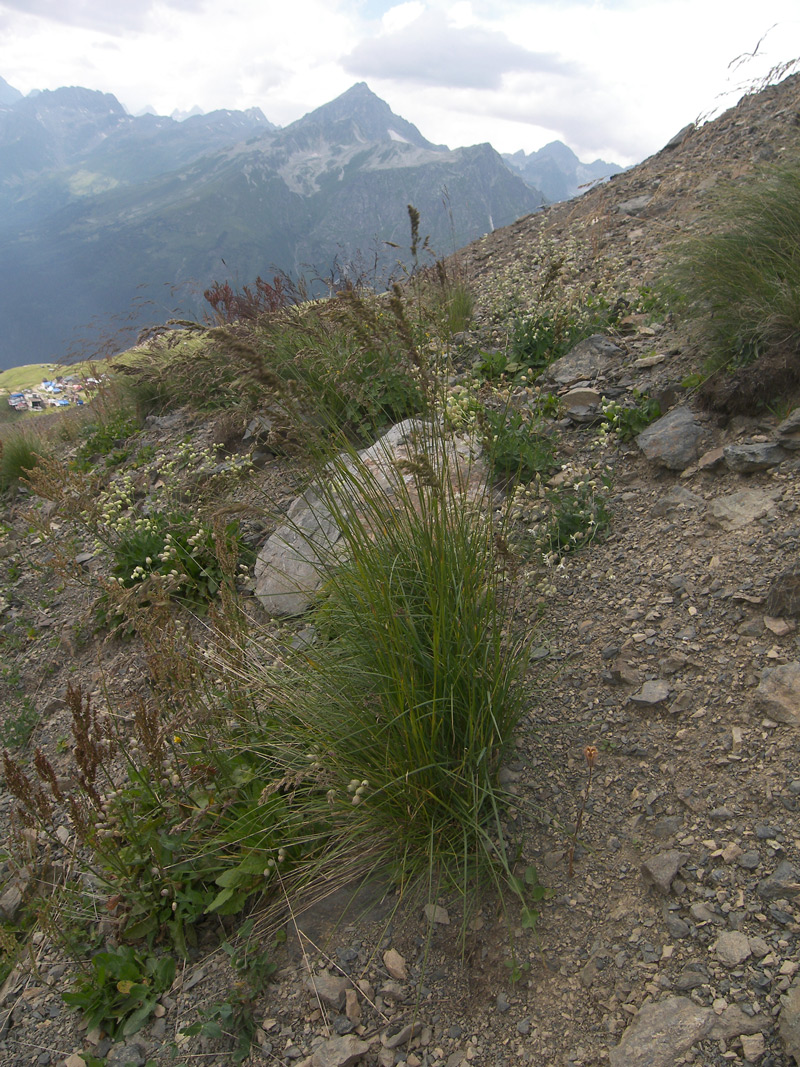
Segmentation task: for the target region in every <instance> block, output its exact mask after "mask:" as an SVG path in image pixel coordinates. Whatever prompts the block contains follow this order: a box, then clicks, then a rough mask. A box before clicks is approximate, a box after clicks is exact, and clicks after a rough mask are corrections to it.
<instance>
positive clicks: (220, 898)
mask: <svg viewBox="0 0 800 1067" xmlns="http://www.w3.org/2000/svg"><path fill="white" fill-rule="evenodd" d="M234 896H236V890H235V889H221V890H220V892H219V893H217V895H216V896H215V897H214V899H213V900H212V901H211V903H210V904H209V905H208V907H207V908H206V911H207V912H208V911H218V910H219V909H220V908H221V907H223V906H224V905H225V904H227V903H228V901H229V900H230V899H231V897H234Z"/></svg>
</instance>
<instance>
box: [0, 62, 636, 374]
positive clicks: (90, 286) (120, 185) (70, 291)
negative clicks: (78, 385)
mask: <svg viewBox="0 0 800 1067" xmlns="http://www.w3.org/2000/svg"><path fill="white" fill-rule="evenodd" d="M598 166H599V164H590V165H589V166H588V168H586V167H584V166H583V165H582V164H581V163H580V162H579V161H578V160H577V157H575V156H574V154H573V153H572V152H571V151H570V149H568V148H567V147H566V146H565V145H560V144H559V142H554V144H553V145H548V146H547V148H546V149H542V150H541V152H538V153H533V154H532V155H529V156H526V155H525V154H524V153H517V154H516V155H514V156H509V157H506V159H505V160H504V159H503V158H502V157H501V156H500V155H499V154H498V153H497V152H496V151H495V150H494V149H493V148H492V147H491V145H489V144H482V145H475V146H473V147H471V148H457V149H454V150H450V149H448V148H447V147H446V146H444V145H435V144H432V143H431V142H430V141H428V140H426V139H425V138H424V137H423V136H422V134H421V133H420V132H419V130H418V129H417V128H416V127H415V126H413V125H412V124H411V123H410V122H407V121H406V120H405V119H402V118H400V117H399V116H398V115H395V114H394V113H393V112H392V110H391V108H390V107H389V105H388V104H386V103H385V102H384V101H382V100H380V99H379V98H378V97H377V96H376V95H375V94H374V93H373V92H371V90H370V89H369V88H368V87H367V86H366V85H365V84H364V83H363V82H362V83H359V84H357V85H354V86H353V87H352V88H351V89H349V90H348V91H347V92H346V93H344V94H343V95H342V96H340V97H338V98H337V99H335V100H333V101H331V103H329V104H325V105H324V106H323V107H320V108H318V109H317V110H316V111H312V112H311V113H310V114H308V115H306V116H304V117H303V118H301V119H299V120H298V121H297V122H293V123H292V124H291V125H289V126H287V127H285V128H284V129H279V128H277V127H276V126H274V125H273V124H272V123H270V122H269V121H268V120H267V119H266V118H265V116H264V115H263V114H262V112H261V111H260V110H259V109H258V108H250V109H249V110H247V111H214V112H211V113H210V114H206V115H192V116H190V117H188V118H186V119H184V120H183V121H180V122H179V121H176V120H175V119H173V118H164V117H160V116H156V115H151V114H145V115H141V116H138V117H134V116H131V115H129V114H128V113H127V112H126V111H125V109H124V108H123V107H122V105H121V104H120V103H119V101H118V100H117V99H116V98H115V97H114V96H112V95H111V94H108V93H101V92H97V91H94V90H89V89H82V88H77V87H72V88H62V89H56V90H53V91H45V92H36V93H31V94H29V95H28V96H22V94H21V93H19V92H18V91H17V90H16V89H14V88H13V87H12V86H10V85H9V84H8V83H7V82H5V81H4V80H3V79H2V78H0V291H2V293H3V300H2V304H1V305H0V315H1V316H2V330H0V369H3V368H5V367H10V366H15V365H17V364H21V363H30V362H40V361H50V360H58V359H62V360H63V359H65V358H70V357H71V358H75V359H77V358H85V357H86V356H87V355H91V354H93V353H94V352H97V351H100V350H102V348H103V345H104V343H105V344H106V345H107V347H108V348H109V349H111V350H117V349H118V348H119V347H121V346H124V345H125V344H129V343H131V339H132V337H133V336H134V335H135V332H136V329H137V328H139V327H140V326H142V325H145V324H148V323H158V322H163V321H164V320H165V319H167V318H169V317H171V316H179V317H197V316H199V315H202V314H203V311H204V308H205V305H204V301H203V298H202V293H203V291H204V290H205V289H207V288H208V287H209V285H211V283H212V282H214V281H220V282H222V281H230V283H231V284H232V285H233V286H237V285H243V284H245V283H248V282H251V281H253V280H254V279H255V277H256V276H257V275H259V274H260V275H261V276H262V277H271V276H272V274H274V273H275V271H276V270H280V271H285V272H287V273H290V274H293V275H296V274H298V273H305V274H306V275H307V276H309V272H310V274H311V275H312V276H313V275H314V274H316V275H317V276H319V277H323V278H328V277H331V278H332V279H333V280H334V281H336V280H337V272H338V277H339V278H341V276H342V275H343V274H344V273H347V272H348V271H349V270H351V269H361V268H353V267H352V266H351V265H353V264H356V263H358V264H362V265H367V266H369V267H370V268H371V269H374V270H375V271H376V272H377V273H378V274H381V273H383V272H386V271H387V270H389V269H390V268H391V266H392V265H393V264H394V263H396V261H397V260H398V258H400V259H402V258H403V252H402V248H407V246H408V238H409V226H408V214H407V205H408V204H413V205H414V206H415V207H416V208H417V209H418V210H419V212H420V214H421V218H422V234H423V235H429V237H430V246H431V247H432V248H433V249H434V250H435V251H436V252H437V253H442V254H447V253H450V252H452V251H454V250H455V249H456V248H459V247H461V246H463V245H465V244H468V243H469V242H470V241H472V240H475V239H476V238H478V237H480V236H481V235H482V234H484V233H486V232H488V231H490V230H492V229H494V228H496V227H499V226H504V225H506V224H508V223H510V222H513V221H514V220H515V219H517V218H519V217H520V216H522V215H525V214H528V213H530V212H532V211H536V210H537V209H538V208H539V207H541V205H542V204H543V203H545V202H546V200H552V199H561V198H564V197H565V196H569V195H573V193H574V191H576V190H577V188H578V186H579V185H580V183H581V181H582V180H583V179H584V177H585V174H588V173H589V171H591V173H592V174H594V173H595V171H594V170H592V168H597V167H598ZM617 170H619V168H614V167H613V166H611V167H610V168H609V169H608V171H607V173H613V172H616V171H617ZM584 172H585V173H584ZM533 174H537V175H538V174H541V175H543V177H544V178H545V179H546V180H543V181H542V182H541V185H539V184H537V182H534V181H532V178H531V175H533ZM537 180H538V179H537ZM545 189H547V190H550V191H549V192H546V191H545ZM553 193H555V195H553ZM393 246H397V247H393ZM407 255H408V253H407V252H406V257H407Z"/></svg>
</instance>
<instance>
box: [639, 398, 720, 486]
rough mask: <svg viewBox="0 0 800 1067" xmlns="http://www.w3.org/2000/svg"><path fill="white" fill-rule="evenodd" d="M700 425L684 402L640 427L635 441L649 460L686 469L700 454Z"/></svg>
mask: <svg viewBox="0 0 800 1067" xmlns="http://www.w3.org/2000/svg"><path fill="white" fill-rule="evenodd" d="M703 434H704V430H703V427H702V426H701V425H700V423H699V422H698V420H697V418H696V417H695V415H694V414H693V412H692V411H691V410H690V409H689V408H687V407H684V406H681V407H676V408H673V409H672V410H671V411H668V412H667V414H666V415H662V417H661V418H660V419H657V420H656V422H653V423H651V424H650V426H648V427H647V429H645V430H642V432H641V433H640V434H639V436H638V437H637V438H636V444H637V445H638V446H639V448H640V449H641V450H642V452H643V453H644V454H645V456H646V457H647V458H648V459H649V460H650V462H651V463H655V464H657V465H658V466H660V467H667V468H669V470H673V471H683V470H686V468H687V467H688V466H690V465H691V464H692V463H694V462H695V460H696V459H697V458H698V456H699V455H700V441H701V439H702V437H703Z"/></svg>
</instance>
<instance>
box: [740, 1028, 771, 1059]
mask: <svg viewBox="0 0 800 1067" xmlns="http://www.w3.org/2000/svg"><path fill="white" fill-rule="evenodd" d="M739 1040H740V1041H741V1042H742V1055H743V1056H744V1058H745V1059H746V1060H748V1061H749V1062H750V1063H755V1061H756V1060H757V1059H759V1058H760V1057H761V1056H763V1055H764V1052H765V1051H766V1044H765V1042H764V1035H763V1034H742V1036H741V1037H740V1038H739Z"/></svg>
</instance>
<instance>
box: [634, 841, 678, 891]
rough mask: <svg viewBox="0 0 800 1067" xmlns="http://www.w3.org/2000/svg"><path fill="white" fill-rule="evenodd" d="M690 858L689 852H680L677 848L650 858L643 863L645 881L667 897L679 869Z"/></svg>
mask: <svg viewBox="0 0 800 1067" xmlns="http://www.w3.org/2000/svg"><path fill="white" fill-rule="evenodd" d="M688 858H689V854H688V853H687V852H679V851H678V849H676V848H670V849H667V851H666V852H659V853H657V854H656V855H655V856H650V857H649V859H646V860H644V861H643V863H642V874H643V875H644V877H645V879H646V880H647V881H648V882H649V883H650V884H651V885H653V886H655V888H656V889H657V890H658V891H659V893H663V894H664V895H665V896H666V894H667V893H669V891H670V887H671V886H672V880H673V878H674V877H675V875H676V874H677V873H678V870H679V868H680V867H681V865H682V864H684V863H685V862H686V861H687V859H688Z"/></svg>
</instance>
